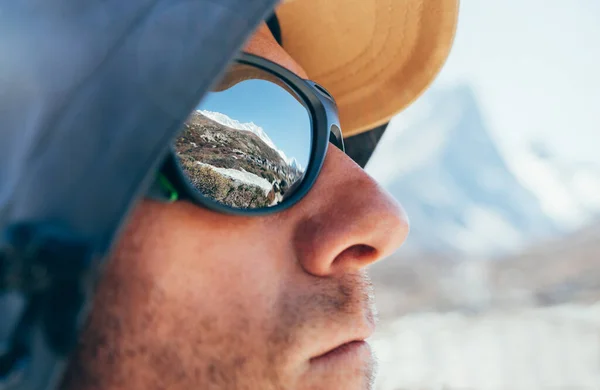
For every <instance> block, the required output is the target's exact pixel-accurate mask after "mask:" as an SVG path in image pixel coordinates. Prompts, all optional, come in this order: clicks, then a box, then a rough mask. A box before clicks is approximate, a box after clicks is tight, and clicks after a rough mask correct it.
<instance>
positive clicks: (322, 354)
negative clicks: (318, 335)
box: [310, 322, 375, 363]
mask: <svg viewBox="0 0 600 390" xmlns="http://www.w3.org/2000/svg"><path fill="white" fill-rule="evenodd" d="M374 331H375V325H374V324H373V323H371V322H368V323H364V324H362V326H360V327H359V328H357V329H353V331H352V332H346V333H345V335H344V334H342V335H340V337H338V338H337V339H334V340H333V342H330V343H327V344H326V346H325V347H324V348H323V349H321V350H320V351H319V352H318V353H316V354H315V355H313V357H312V358H311V359H310V362H311V363H324V362H332V361H335V360H339V359H348V358H350V359H353V358H360V357H363V358H364V357H367V356H366V355H369V356H370V355H371V350H370V347H369V344H368V343H367V342H366V341H365V340H366V339H368V338H369V337H371V336H372V335H373V332H374Z"/></svg>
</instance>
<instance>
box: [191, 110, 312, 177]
mask: <svg viewBox="0 0 600 390" xmlns="http://www.w3.org/2000/svg"><path fill="white" fill-rule="evenodd" d="M198 112H200V113H201V114H202V115H204V116H206V117H208V118H210V119H212V120H213V121H215V122H218V123H220V124H222V125H223V126H227V127H230V128H232V129H236V130H244V131H249V132H251V133H253V134H255V135H257V136H258V137H259V138H260V139H261V140H263V141H264V143H266V144H267V145H268V146H269V147H271V148H272V149H273V150H275V151H276V152H277V153H279V155H280V156H281V158H283V160H284V161H285V162H287V163H288V164H289V165H290V166H295V167H297V168H301V166H300V164H299V163H298V162H297V161H296V159H295V158H293V157H292V158H289V157H288V156H286V154H285V153H284V152H283V150H280V149H279V148H277V146H275V144H274V143H273V141H272V140H271V138H269V136H268V135H267V133H265V131H264V130H263V128H262V127H260V126H258V125H256V124H255V123H254V122H248V123H241V122H240V121H238V120H235V119H232V118H230V117H229V116H227V115H225V114H223V113H220V112H215V111H207V110H198Z"/></svg>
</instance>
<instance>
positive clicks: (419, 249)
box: [367, 83, 600, 390]
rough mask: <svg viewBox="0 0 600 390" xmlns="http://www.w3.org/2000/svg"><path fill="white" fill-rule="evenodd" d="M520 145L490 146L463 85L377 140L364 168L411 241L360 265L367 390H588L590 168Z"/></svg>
mask: <svg viewBox="0 0 600 390" xmlns="http://www.w3.org/2000/svg"><path fill="white" fill-rule="evenodd" d="M549 115H551V113H549ZM599 130H600V129H599ZM523 142H524V143H525V144H526V146H525V147H524V148H523V150H521V151H519V152H518V153H511V151H509V152H507V151H506V150H503V148H502V147H500V146H499V142H498V139H497V136H496V135H495V134H494V133H493V132H492V131H490V126H489V123H488V119H487V117H486V114H485V113H484V110H483V109H482V104H481V99H480V98H479V97H478V96H477V93H476V92H475V90H474V88H472V87H471V86H470V85H469V84H468V83H456V84H454V85H444V86H434V87H433V88H432V89H431V90H429V91H428V92H427V93H426V94H425V95H424V96H423V97H422V98H421V99H420V100H419V101H417V102H416V103H415V104H414V105H413V106H411V107H410V108H409V109H408V110H407V111H406V112H405V113H403V114H402V115H401V116H399V117H397V118H395V119H394V120H393V121H392V122H391V123H390V125H389V128H388V129H387V130H386V133H385V134H384V135H383V138H382V140H381V142H380V144H379V146H378V148H377V150H376V152H375V154H374V156H373V158H372V160H371V161H370V162H369V164H368V165H367V171H369V173H371V174H372V175H373V176H374V177H375V178H376V179H378V181H379V182H380V183H382V184H383V185H384V186H385V187H386V188H387V189H388V190H389V191H390V192H391V193H392V194H393V195H394V196H395V197H396V198H397V199H398V200H399V201H400V202H401V203H402V205H403V206H404V208H405V209H406V212H407V214H408V216H409V217H410V221H411V232H410V235H409V238H408V240H407V242H406V244H405V245H404V246H403V247H402V248H401V249H400V250H399V251H398V252H397V253H396V254H394V255H393V256H392V257H391V258H390V259H387V260H385V261H383V262H380V263H377V264H375V265H374V266H373V267H372V269H371V275H372V277H373V281H374V284H375V291H376V300H377V304H378V308H379V310H380V317H381V320H382V321H381V325H380V328H379V329H380V330H379V331H378V334H377V336H376V337H375V338H374V341H373V344H374V346H375V349H376V352H377V354H378V356H379V358H380V376H379V377H378V378H379V379H378V382H377V383H378V389H379V390H396V389H407V390H411V389H415V390H416V389H419V390H421V389H445V390H453V389H457V390H458V389H461V390H464V389H474V390H475V389H478V390H479V389H481V390H485V389H490V390H496V389H498V390H500V389H507V390H508V389H511V390H516V389H524V390H525V389H527V390H536V389H539V390H542V389H544V390H545V389H582V390H587V389H590V390H591V389H597V388H600V387H599V386H600V304H598V302H599V301H600V164H596V163H595V162H593V161H591V162H590V161H583V162H582V161H577V160H574V159H569V158H564V157H563V156H561V155H560V154H558V153H556V152H555V151H554V149H553V147H552V146H551V145H550V144H548V143H547V142H546V141H545V140H544V139H543V138H537V139H535V138H533V139H528V140H524V141H523ZM598 146H600V140H599V143H598Z"/></svg>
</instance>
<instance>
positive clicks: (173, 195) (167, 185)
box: [158, 173, 179, 202]
mask: <svg viewBox="0 0 600 390" xmlns="http://www.w3.org/2000/svg"><path fill="white" fill-rule="evenodd" d="M158 182H159V183H160V185H161V187H162V188H163V189H164V190H165V191H167V192H168V193H169V202H175V201H177V200H178V199H179V193H178V192H177V190H176V189H175V187H174V186H173V184H171V182H170V181H169V179H167V177H166V176H165V175H163V174H162V173H161V174H160V175H159V176H158Z"/></svg>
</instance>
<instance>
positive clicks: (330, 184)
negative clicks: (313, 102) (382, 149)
mask: <svg viewBox="0 0 600 390" xmlns="http://www.w3.org/2000/svg"><path fill="white" fill-rule="evenodd" d="M298 206H299V208H300V209H301V210H299V211H300V212H301V214H302V215H303V218H301V219H300V221H299V222H298V223H297V224H296V229H295V231H294V236H293V243H294V248H295V250H296V255H297V258H298V259H299V262H300V264H301V265H302V267H303V268H304V270H305V271H306V272H308V273H310V274H313V275H315V276H330V275H334V274H338V273H348V272H353V271H357V270H359V269H361V268H363V267H366V266H367V265H369V264H371V263H374V262H375V261H378V260H380V259H382V258H384V257H386V256H388V255H389V254H391V253H393V252H394V251H395V250H396V249H397V248H399V247H400V246H401V245H402V244H403V243H404V241H405V239H406V237H407V235H408V231H409V223H408V218H407V216H406V214H405V212H404V210H403V209H402V207H401V206H400V204H399V203H398V202H397V201H396V200H394V199H393V198H392V197H391V195H389V194H388V193H387V192H386V191H385V190H384V189H383V188H381V187H380V186H379V185H378V184H377V183H376V182H375V180H374V179H372V178H371V177H370V176H369V175H367V174H366V173H365V172H364V171H363V170H362V169H361V168H360V167H359V166H358V165H356V164H355V163H354V162H353V161H352V160H350V159H349V158H348V157H347V156H346V155H344V154H343V153H342V152H341V151H339V150H338V149H337V148H329V151H328V153H327V157H326V159H325V163H324V165H323V169H322V171H321V174H320V176H319V178H318V180H317V182H316V183H315V185H314V187H313V188H312V190H311V191H310V192H309V194H308V195H307V196H306V197H305V198H304V199H303V201H302V202H300V204H298V205H297V206H296V207H298Z"/></svg>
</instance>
